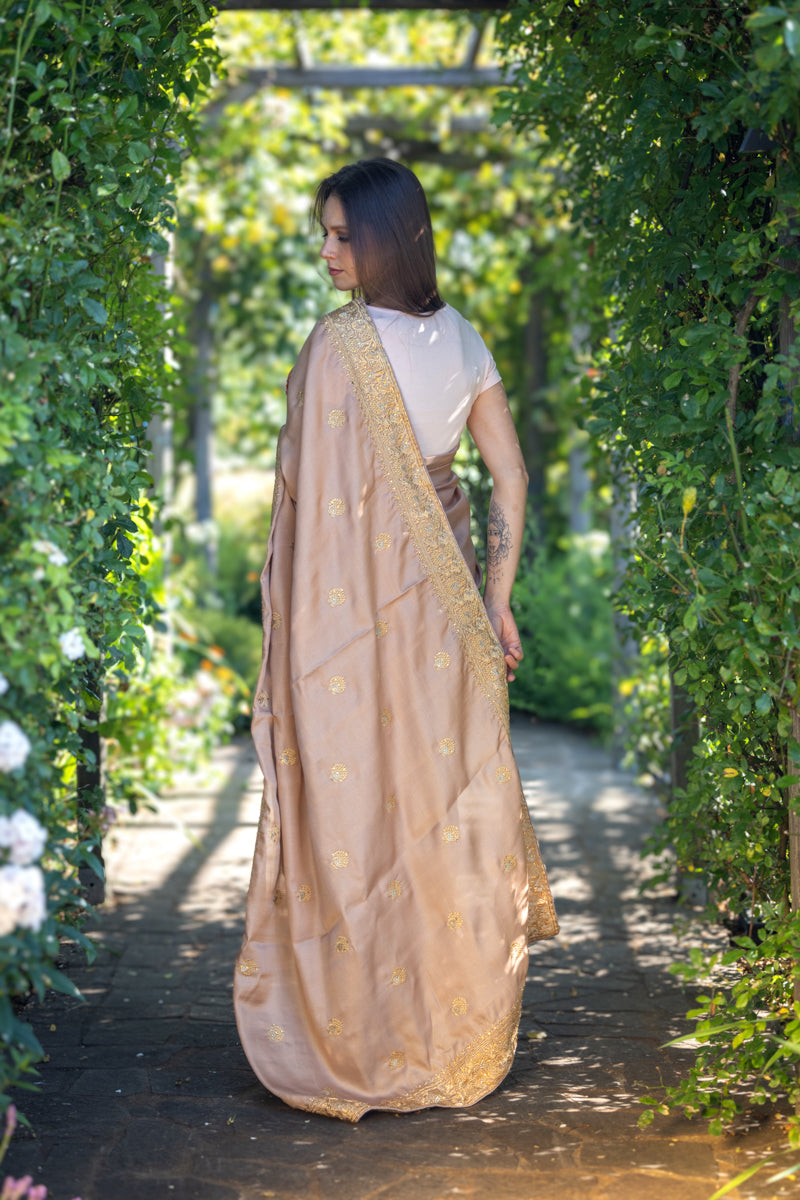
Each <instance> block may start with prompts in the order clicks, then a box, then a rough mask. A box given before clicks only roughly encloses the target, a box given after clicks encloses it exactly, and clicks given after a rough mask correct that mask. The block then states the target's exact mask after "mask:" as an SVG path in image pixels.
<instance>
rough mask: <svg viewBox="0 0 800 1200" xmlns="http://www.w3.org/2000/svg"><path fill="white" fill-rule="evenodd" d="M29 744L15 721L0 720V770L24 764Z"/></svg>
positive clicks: (29, 750)
mask: <svg viewBox="0 0 800 1200" xmlns="http://www.w3.org/2000/svg"><path fill="white" fill-rule="evenodd" d="M30 752H31V744H30V742H29V741H28V739H27V737H26V736H25V734H24V733H23V732H22V730H21V729H20V727H19V725H18V724H17V723H16V721H2V722H0V771H16V769H17V767H21V766H24V764H25V759H26V758H27V757H28V755H29V754H30Z"/></svg>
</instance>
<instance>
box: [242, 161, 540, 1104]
mask: <svg viewBox="0 0 800 1200" xmlns="http://www.w3.org/2000/svg"><path fill="white" fill-rule="evenodd" d="M315 216H316V217H317V218H319V220H320V223H321V226H322V232H323V238H324V240H323V244H322V250H321V255H322V257H323V259H324V260H325V262H326V264H327V267H328V271H329V274H330V277H331V280H332V282H333V284H334V287H336V288H337V289H338V290H339V291H352V292H355V293H357V294H358V296H359V298H358V299H356V300H354V301H352V302H351V303H349V304H347V305H345V306H344V307H343V308H339V309H337V310H335V311H334V312H332V313H329V314H328V315H327V316H326V317H323V319H322V320H321V321H320V322H319V323H318V324H317V326H316V327H315V329H314V330H313V332H312V333H311V336H310V337H309V339H308V341H307V342H306V344H305V346H304V347H303V349H302V351H301V353H300V357H299V359H298V361H297V364H296V366H295V368H294V370H293V371H292V373H291V375H290V377H289V382H288V386H287V397H288V407H287V420H286V425H285V427H284V429H283V430H282V432H281V436H280V441H279V457H278V464H277V469H276V482H275V498H274V502H273V511H272V527H271V530H270V538H269V545H268V551H267V563H266V566H265V568H264V573H263V576H262V594H263V614H264V659H263V664H262V669H261V674H260V677H259V682H258V688H257V693H256V699H255V706H254V718H253V737H254V740H255V744H256V748H257V751H258V755H259V760H260V763H261V767H262V770H263V772H264V778H265V786H264V799H263V804H262V811H261V818H260V822H259V831H258V838H257V843H256V852H255V860H254V864H253V875H252V879H251V884H250V891H249V895H248V902H247V926H246V933H245V937H244V942H243V946H242V951H241V955H240V957H239V960H238V962H237V968H236V975H235V1007H236V1015H237V1021H238V1024H239V1032H240V1035H241V1039H242V1044H243V1046H244V1049H245V1052H246V1053H247V1055H248V1058H249V1059H250V1062H251V1064H252V1066H253V1068H254V1070H255V1072H256V1074H257V1075H258V1076H259V1078H260V1079H261V1080H262V1082H263V1083H264V1084H265V1086H266V1087H267V1088H269V1090H270V1091H272V1092H274V1093H275V1094H276V1095H278V1096H281V1097H282V1098H283V1099H284V1100H285V1101H287V1103H289V1104H291V1105H294V1106H295V1107H298V1108H303V1109H307V1110H309V1111H311V1112H318V1113H326V1114H329V1115H332V1116H337V1117H341V1118H344V1119H345V1120H350V1121H357V1120H358V1119H359V1118H360V1117H361V1116H362V1115H363V1114H364V1113H365V1112H366V1111H367V1110H368V1109H371V1108H375V1109H388V1110H393V1111H409V1110H412V1109H418V1108H424V1107H427V1106H430V1105H444V1106H456V1107H461V1106H464V1105H469V1104H473V1103H475V1101H477V1100H479V1099H481V1098H482V1097H483V1096H485V1095H486V1094H487V1093H488V1092H490V1091H492V1090H493V1089H494V1088H495V1087H496V1086H497V1085H498V1083H500V1081H501V1080H502V1079H503V1078H504V1076H505V1075H506V1073H507V1071H508V1069H509V1067H510V1065H511V1061H512V1058H513V1055H514V1049H515V1046H516V1037H517V1027H518V1024H519V1014H520V1006H521V997H522V988H523V985H524V982H525V976H526V968H527V953H526V942H527V941H528V940H534V939H536V938H540V937H550V936H552V935H553V934H554V933H555V932H556V931H557V926H556V921H555V914H554V911H553V906H552V899H551V897H550V892H549V889H548V887H547V880H546V877H545V874H544V868H543V866H542V863H541V860H540V858H539V852H538V847H537V845H536V840H535V837H534V835H533V830H532V828H531V825H530V818H529V817H528V811H527V807H526V806H525V802H524V800H523V799H522V790H521V787H520V782H519V775H518V773H517V768H516V764H515V762H514V757H513V753H512V750H511V745H510V742H509V738H508V687H507V680H511V679H513V678H514V670H515V668H516V666H517V664H518V663H519V660H520V659H521V657H522V648H521V646H520V641H519V636H518V633H517V629H516V625H515V623H514V619H513V617H512V615H511V609H510V607H509V599H510V594H511V584H512V581H513V577H514V572H515V570H516V565H517V560H518V558H519V549H520V544H521V541H522V527H523V520H524V507H525V490H526V480H527V476H526V473H525V468H524V465H523V461H522V456H521V453H520V449H519V445H518V442H517V439H516V435H515V432H514V426H513V422H512V420H511V415H510V413H509V410H508V404H507V401H506V398H505V393H504V391H503V386H502V384H501V383H500V381H499V376H498V375H497V372H496V368H495V367H494V363H493V362H492V360H491V357H490V356H489V354H488V351H487V350H486V348H485V346H484V345H483V342H482V341H481V339H480V337H479V335H478V334H477V333H476V332H475V330H473V329H472V327H471V326H470V325H469V324H468V323H467V322H466V321H464V320H463V318H462V317H460V316H459V315H458V313H456V312H455V311H454V310H453V309H451V308H449V307H448V306H447V305H445V304H444V303H443V302H442V300H441V298H440V296H439V293H438V291H437V287H436V275H435V264H434V249H433V238H432V233H431V226H430V217H429V214H428V207H427V203H426V201H425V196H424V193H423V191H422V188H421V186H420V184H419V182H418V180H417V179H416V177H415V176H414V175H413V174H412V172H411V171H409V170H408V169H407V168H405V167H402V166H400V165H399V164H398V163H395V162H392V161H390V160H388V159H374V160H370V161H366V162H360V163H356V164H353V165H351V166H348V167H344V168H342V170H341V171H339V172H337V173H336V174H335V175H333V176H331V177H330V178H329V179H326V180H324V181H323V183H322V184H321V185H320V187H319V189H318V192H317V197H316V203H315ZM465 422H466V423H467V424H468V426H469V430H470V433H471V434H472V437H473V438H474V440H475V442H476V445H477V447H478V450H479V451H480V453H481V455H482V457H483V459H484V461H485V462H486V464H487V467H488V469H489V471H490V472H491V475H492V479H493V484H494V490H493V493H492V504H491V510H490V517H489V552H488V563H487V582H486V590H485V593H484V597H483V600H482V599H481V596H480V593H479V591H478V588H477V586H476V585H477V584H478V583H479V582H480V571H479V569H478V568H477V565H476V562H475V553H474V550H473V547H472V544H471V541H470V537H469V509H468V506H467V502H466V500H465V498H464V496H463V493H462V492H461V490H460V488H459V487H458V484H457V481H456V478H455V476H454V475H453V473H452V471H451V466H450V464H451V462H452V459H453V455H454V453H455V450H456V448H457V446H458V442H459V439H460V436H461V432H462V430H463V427H464V424H465Z"/></svg>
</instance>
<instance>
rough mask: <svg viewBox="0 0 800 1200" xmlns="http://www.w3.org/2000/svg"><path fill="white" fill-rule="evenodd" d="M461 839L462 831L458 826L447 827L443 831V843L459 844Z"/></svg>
mask: <svg viewBox="0 0 800 1200" xmlns="http://www.w3.org/2000/svg"><path fill="white" fill-rule="evenodd" d="M460 837H461V831H460V829H459V828H458V826H457V825H445V827H444V829H443V830H442V841H444V842H457V841H458V839H459V838H460Z"/></svg>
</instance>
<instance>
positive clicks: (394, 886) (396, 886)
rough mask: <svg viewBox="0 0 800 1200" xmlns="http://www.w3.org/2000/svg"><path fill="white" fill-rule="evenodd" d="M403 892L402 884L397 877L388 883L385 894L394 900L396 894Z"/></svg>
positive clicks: (399, 894) (400, 894)
mask: <svg viewBox="0 0 800 1200" xmlns="http://www.w3.org/2000/svg"><path fill="white" fill-rule="evenodd" d="M402 894H403V885H402V883H401V882H400V880H399V879H393V880H392V881H391V883H390V884H389V890H388V891H387V893H386V895H387V896H388V897H389V899H390V900H396V899H397V897H398V896H402Z"/></svg>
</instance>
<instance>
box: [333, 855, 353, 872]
mask: <svg viewBox="0 0 800 1200" xmlns="http://www.w3.org/2000/svg"><path fill="white" fill-rule="evenodd" d="M349 863H350V855H349V853H348V852H347V850H334V852H333V854H331V866H332V867H335V868H336V870H337V871H341V870H343V869H344V868H345V867H346V866H348V865H349Z"/></svg>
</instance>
